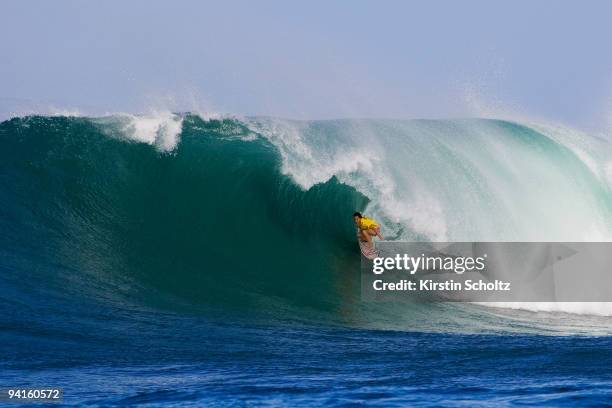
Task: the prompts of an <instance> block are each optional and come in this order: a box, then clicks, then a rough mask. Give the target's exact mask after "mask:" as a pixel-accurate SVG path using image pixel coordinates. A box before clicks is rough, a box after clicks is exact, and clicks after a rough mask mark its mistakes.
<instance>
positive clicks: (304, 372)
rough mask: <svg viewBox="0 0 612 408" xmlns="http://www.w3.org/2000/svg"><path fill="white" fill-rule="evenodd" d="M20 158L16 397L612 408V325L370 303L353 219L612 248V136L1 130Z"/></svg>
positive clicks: (175, 120) (1, 280)
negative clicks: (35, 392) (35, 391)
mask: <svg viewBox="0 0 612 408" xmlns="http://www.w3.org/2000/svg"><path fill="white" fill-rule="evenodd" d="M0 145H1V146H2V148H1V149H0V156H1V159H0V232H1V233H0V271H1V273H0V327H1V328H2V330H0V388H9V387H10V388H27V387H31V388H40V387H61V388H62V389H63V400H62V402H61V403H60V404H58V405H61V404H63V405H66V406H82V405H88V406H134V405H142V406H241V405H254V406H279V405H280V406H319V405H326V406H327V405H331V406H336V405H338V406H351V405H360V404H363V403H367V404H371V405H379V406H407V405H409V406H441V405H442V406H470V407H471V406H509V405H536V406H579V405H582V406H602V405H609V404H610V395H611V394H612V338H611V337H610V334H611V333H612V322H611V321H610V316H611V315H612V305H610V304H608V303H533V302H532V303H520V304H519V303H509V304H470V303H443V302H439V303H435V302H413V303H410V302H366V301H363V300H362V298H361V293H360V276H359V269H360V255H359V248H358V245H357V242H356V239H355V231H354V226H353V221H352V213H353V212H354V211H362V212H364V213H365V214H367V215H368V216H372V217H374V218H375V219H377V220H378V221H379V222H380V223H381V225H382V230H383V232H384V234H385V237H386V238H387V239H393V240H407V241H609V240H610V239H611V238H612V188H611V187H612V161H611V159H610V158H612V154H611V153H612V151H611V147H610V143H609V142H607V140H605V139H602V138H599V137H597V136H596V135H590V134H587V133H584V132H579V131H576V130H573V129H569V128H567V127H564V126H561V125H553V124H541V123H538V124H535V123H521V122H516V121H507V120H492V119H456V120H389V119H380V120H379V119H363V120H357V119H351V120H326V121H297V120H284V119H278V118H268V117H232V116H212V117H208V116H206V115H198V114H196V113H157V114H147V115H133V114H114V115H108V116H102V117H85V116H37V115H33V116H23V117H14V118H10V119H7V120H5V121H3V122H1V123H0ZM579 272H580V271H577V273H579ZM11 403H14V401H11ZM28 406H32V405H28Z"/></svg>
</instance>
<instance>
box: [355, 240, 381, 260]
mask: <svg viewBox="0 0 612 408" xmlns="http://www.w3.org/2000/svg"><path fill="white" fill-rule="evenodd" d="M357 242H359V249H361V255H363V256H365V257H366V258H367V259H369V260H373V259H374V258H376V257H377V256H378V251H377V250H376V248H375V247H371V246H369V245H368V243H367V242H364V241H362V240H361V239H359V237H357ZM372 243H374V241H372Z"/></svg>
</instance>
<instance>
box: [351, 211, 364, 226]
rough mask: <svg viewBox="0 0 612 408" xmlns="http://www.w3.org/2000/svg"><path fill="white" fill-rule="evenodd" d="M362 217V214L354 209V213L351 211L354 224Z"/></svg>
mask: <svg viewBox="0 0 612 408" xmlns="http://www.w3.org/2000/svg"><path fill="white" fill-rule="evenodd" d="M362 218H363V215H361V213H360V212H358V211H356V212H355V213H353V221H355V224H359V220H361V219H362Z"/></svg>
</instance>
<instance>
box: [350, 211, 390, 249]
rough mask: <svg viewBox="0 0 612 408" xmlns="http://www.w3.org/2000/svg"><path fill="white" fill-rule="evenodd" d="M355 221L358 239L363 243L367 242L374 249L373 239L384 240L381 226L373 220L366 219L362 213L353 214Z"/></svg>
mask: <svg viewBox="0 0 612 408" xmlns="http://www.w3.org/2000/svg"><path fill="white" fill-rule="evenodd" d="M353 221H355V226H356V227H357V229H358V237H359V239H360V240H361V241H363V242H367V243H368V245H369V246H370V247H372V237H378V238H380V239H381V240H384V238H383V236H382V234H381V233H380V225H378V223H377V222H376V221H375V220H373V219H372V218H368V217H364V216H363V215H361V213H360V212H356V213H354V214H353Z"/></svg>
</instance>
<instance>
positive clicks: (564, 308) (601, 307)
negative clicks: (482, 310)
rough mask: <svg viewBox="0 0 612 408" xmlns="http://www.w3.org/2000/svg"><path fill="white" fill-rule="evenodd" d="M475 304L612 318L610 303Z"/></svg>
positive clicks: (611, 305)
mask: <svg viewBox="0 0 612 408" xmlns="http://www.w3.org/2000/svg"><path fill="white" fill-rule="evenodd" d="M477 304H480V305H483V306H487V307H497V308H503V309H514V310H526V311H530V312H548V313H569V314H578V315H591V316H612V302H480V303H477Z"/></svg>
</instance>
